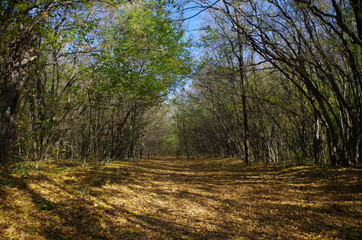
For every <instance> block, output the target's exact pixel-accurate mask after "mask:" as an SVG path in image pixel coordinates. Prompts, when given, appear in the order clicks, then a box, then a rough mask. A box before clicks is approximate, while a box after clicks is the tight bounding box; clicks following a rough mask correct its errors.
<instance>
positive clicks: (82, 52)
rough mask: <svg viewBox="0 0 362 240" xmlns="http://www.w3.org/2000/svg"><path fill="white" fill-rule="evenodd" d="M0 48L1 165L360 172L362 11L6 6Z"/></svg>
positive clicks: (357, 1)
mask: <svg viewBox="0 0 362 240" xmlns="http://www.w3.org/2000/svg"><path fill="white" fill-rule="evenodd" d="M200 16H202V18H203V21H202V22H201V21H200V22H199V23H198V26H194V27H196V28H198V30H197V32H196V33H195V32H194V35H190V34H188V32H187V30H188V29H187V27H186V23H189V22H190V21H192V19H193V18H195V17H200ZM194 25H195V24H194ZM0 34H1V37H0V38H1V42H0V53H1V54H0V65H1V67H0V71H1V72H0V158H1V163H2V164H4V163H7V162H19V161H23V160H31V161H35V162H36V163H37V166H39V164H41V163H42V162H43V161H44V160H46V159H53V160H56V159H75V160H81V161H83V162H87V161H93V160H95V161H109V160H112V159H113V160H115V159H127V158H145V157H149V156H152V155H178V156H186V157H189V158H191V157H195V156H216V157H235V158H238V159H242V160H243V161H244V162H245V163H246V164H252V163H253V162H265V163H274V162H283V163H297V164H304V163H315V164H321V165H332V166H336V165H342V166H348V165H350V164H353V165H355V164H360V163H361V156H362V96H361V94H362V91H361V90H362V66H361V65H362V2H361V0H328V1H320V0H269V1H252V0H245V1H237V0H229V1H226V0H218V1H208V0H198V1H196V0H195V1H170V0H147V1H112V0H108V1H97V0H94V1H82V0H77V1H63V0H41V1H40V0H39V1H38V0H34V1H7V0H5V1H1V3H0ZM185 84H186V85H185ZM185 86H187V87H185Z"/></svg>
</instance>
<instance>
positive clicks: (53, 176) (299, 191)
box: [0, 158, 362, 240]
mask: <svg viewBox="0 0 362 240" xmlns="http://www.w3.org/2000/svg"><path fill="white" fill-rule="evenodd" d="M361 180H362V170H361V169H357V168H348V169H341V168H336V169H320V168H318V167H313V166H304V167H288V168H280V167H279V166H276V165H272V166H267V167H266V166H253V167H243V166H242V164H241V163H240V162H239V161H238V160H235V159H198V160H185V159H175V158H155V159H151V160H139V161H134V162H118V163H112V164H109V165H107V166H104V165H103V166H96V165H94V166H86V167H82V166H80V165H78V164H70V163H68V164H67V163H64V162H63V163H61V162H58V163H57V162H53V163H48V164H46V165H45V166H44V167H43V169H42V170H34V169H32V168H25V167H24V166H13V167H12V169H10V170H9V169H7V170H3V171H2V173H1V176H0V196H1V198H0V239H39V240H40V239H57V240H58V239H82V240H83V239H356V240H357V239H362V228H361V226H362V185H361V182H362V181H361Z"/></svg>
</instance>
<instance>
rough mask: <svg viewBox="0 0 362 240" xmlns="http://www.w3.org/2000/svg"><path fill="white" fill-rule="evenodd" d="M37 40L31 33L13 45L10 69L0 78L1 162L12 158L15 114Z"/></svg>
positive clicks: (8, 66)
mask: <svg viewBox="0 0 362 240" xmlns="http://www.w3.org/2000/svg"><path fill="white" fill-rule="evenodd" d="M35 40H36V37H35V36H34V35H30V34H29V36H24V37H22V39H18V40H17V41H16V42H15V44H14V46H11V49H13V51H14V52H13V54H12V59H9V61H8V63H7V64H6V67H7V69H9V70H8V71H6V69H5V71H3V75H2V76H1V79H0V80H1V81H0V83H2V85H0V163H3V162H5V161H7V160H9V159H10V158H11V154H10V149H11V142H12V139H14V136H13V134H12V126H13V122H14V121H13V115H14V113H15V111H16V107H17V103H18V100H19V94H20V91H21V90H22V88H23V87H24V85H25V83H26V81H27V80H28V78H29V71H28V65H29V63H31V62H32V61H33V60H34V59H35V58H36V57H35V56H33V52H34V48H33V47H31V46H32V45H33V42H34V41H35Z"/></svg>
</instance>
